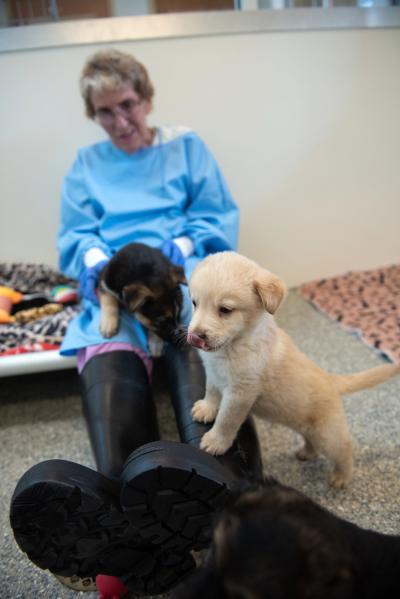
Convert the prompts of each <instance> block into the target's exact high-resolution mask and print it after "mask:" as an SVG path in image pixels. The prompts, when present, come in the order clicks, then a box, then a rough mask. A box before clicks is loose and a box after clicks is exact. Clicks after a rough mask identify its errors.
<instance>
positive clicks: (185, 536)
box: [121, 441, 236, 592]
mask: <svg viewBox="0 0 400 599" xmlns="http://www.w3.org/2000/svg"><path fill="white" fill-rule="evenodd" d="M235 480H236V479H235V478H234V477H233V475H231V474H229V472H227V471H226V470H225V469H224V468H223V467H222V466H221V465H220V464H219V463H218V462H217V460H215V459H214V458H213V457H212V456H210V455H208V454H206V453H205V452H204V451H202V450H200V449H197V448H196V447H192V446H190V445H185V444H181V443H175V442H172V441H156V442H154V443H148V444H146V445H144V446H142V447H140V448H139V449H138V450H136V451H134V452H133V454H131V456H130V457H129V459H128V460H127V462H126V464H125V468H124V471H123V474H122V489H121V506H122V509H123V510H124V511H125V513H127V514H128V515H129V519H130V521H131V522H132V523H133V524H134V526H135V527H136V528H137V530H138V531H139V533H140V535H141V536H142V537H143V538H144V539H146V540H147V541H149V542H151V543H152V544H154V545H155V546H157V547H158V548H159V551H160V554H161V555H163V556H164V559H165V560H166V562H168V561H170V563H171V565H172V564H173V562H174V560H176V561H177V562H178V561H179V559H183V558H184V557H185V556H186V557H187V556H190V551H192V550H200V549H203V548H206V547H208V546H209V544H210V541H211V535H212V522H213V519H214V514H215V512H216V511H217V510H218V509H220V508H222V507H223V506H224V505H225V504H226V503H227V501H228V499H229V497H230V495H231V491H230V487H231V485H232V484H233V483H234V481H235ZM190 557H191V556H190ZM154 576H155V580H153V583H154V584H155V585H156V586H157V588H158V589H159V592H162V591H165V590H167V589H168V588H170V587H171V584H169V587H167V586H166V585H165V581H164V580H163V579H162V577H159V576H158V572H157V571H156V570H155V572H154ZM176 582H178V580H177V581H176ZM148 590H152V589H148ZM152 592H154V591H153V590H152Z"/></svg>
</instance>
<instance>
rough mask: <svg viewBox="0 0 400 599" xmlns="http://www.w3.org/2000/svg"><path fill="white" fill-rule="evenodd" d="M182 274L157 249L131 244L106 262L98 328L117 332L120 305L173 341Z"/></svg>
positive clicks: (178, 310)
mask: <svg viewBox="0 0 400 599" xmlns="http://www.w3.org/2000/svg"><path fill="white" fill-rule="evenodd" d="M181 283H183V284H186V279H185V273H184V271H183V269H182V268H181V267H180V266H176V265H175V264H172V263H171V262H170V261H169V260H168V259H167V258H166V257H165V256H164V254H163V253H162V252H161V251H160V250H159V249H156V248H151V247H149V246H147V245H144V244H143V243H130V244H128V245H126V246H124V247H123V248H122V249H121V250H119V251H118V252H117V253H116V254H114V256H113V257H112V258H111V259H110V261H109V262H107V264H106V266H105V267H104V269H103V271H102V273H101V275H100V282H99V301H100V307H101V321H100V331H101V334H102V335H103V336H104V337H112V336H113V335H115V333H116V332H117V331H118V327H119V310H120V307H121V306H122V307H123V308H125V309H126V310H128V312H131V313H133V314H135V317H136V318H137V320H139V322H141V323H142V324H143V325H144V326H145V327H147V328H148V329H150V330H152V331H153V332H154V333H156V334H157V335H158V336H159V337H161V339H164V340H165V341H173V340H174V338H175V331H176V329H177V327H178V324H179V313H180V310H181V307H182V302H183V297H182V291H181V289H180V287H179V285H180V284H181Z"/></svg>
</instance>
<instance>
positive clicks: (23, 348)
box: [0, 263, 79, 356]
mask: <svg viewBox="0 0 400 599" xmlns="http://www.w3.org/2000/svg"><path fill="white" fill-rule="evenodd" d="M0 285H4V286H6V287H11V288H13V289H15V290H16V291H20V292H21V293H24V294H31V293H43V294H49V295H50V292H51V290H52V289H53V287H55V286H57V285H68V286H70V287H74V288H76V287H77V282H76V281H74V280H72V279H68V278H66V277H64V276H63V275H62V274H61V273H59V272H57V271H56V270H54V269H53V268H51V267H49V266H46V265H43V264H25V263H11V264H10V263H3V264H1V263H0ZM78 312H79V305H71V306H65V307H64V308H63V310H61V311H60V312H57V313H56V314H50V315H46V316H44V317H43V318H40V319H38V320H34V321H32V322H27V323H25V324H23V323H18V322H13V323H10V324H0V356H7V355H13V354H19V353H27V352H32V351H43V350H47V349H56V348H58V347H59V346H60V344H61V342H62V339H63V337H64V335H65V332H66V330H67V326H68V324H69V322H70V320H71V319H72V318H74V316H76V315H77V314H78Z"/></svg>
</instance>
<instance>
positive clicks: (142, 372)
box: [81, 351, 159, 479]
mask: <svg viewBox="0 0 400 599" xmlns="http://www.w3.org/2000/svg"><path fill="white" fill-rule="evenodd" d="M81 383H82V406H83V413H84V416H85V419H86V425H87V429H88V433H89V438H90V442H91V445H92V450H93V453H94V456H95V460H96V464H97V469H98V471H99V472H101V473H102V474H104V475H105V476H109V477H111V478H115V479H118V477H119V475H120V474H121V472H122V469H123V465H124V462H125V460H126V458H127V457H128V456H129V455H130V454H131V453H132V451H134V450H135V449H136V448H137V447H140V446H141V445H144V444H145V443H149V442H150V441H154V440H156V439H159V432H158V425H157V417H156V409H155V405H154V402H153V398H152V394H151V388H150V384H149V379H148V375H147V372H146V368H145V366H144V364H143V361H142V360H141V359H140V358H139V356H137V355H136V354H135V353H133V352H129V351H114V352H109V353H105V354H100V355H97V356H95V357H93V358H92V359H91V360H90V361H89V362H88V363H87V364H86V366H85V367H84V369H83V371H82V373H81Z"/></svg>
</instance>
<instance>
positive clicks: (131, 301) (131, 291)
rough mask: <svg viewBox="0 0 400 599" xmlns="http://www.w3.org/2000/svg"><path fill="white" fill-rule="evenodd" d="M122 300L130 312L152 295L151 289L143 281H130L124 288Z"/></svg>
mask: <svg viewBox="0 0 400 599" xmlns="http://www.w3.org/2000/svg"><path fill="white" fill-rule="evenodd" d="M121 295H122V301H123V302H124V304H125V305H126V306H127V308H128V310H129V311H130V312H134V311H135V310H137V309H138V308H140V306H141V305H142V304H144V302H145V300H146V298H147V297H148V296H149V295H151V291H150V289H149V288H148V287H146V285H142V284H141V283H130V284H129V285H125V286H124V287H123V288H122V293H121Z"/></svg>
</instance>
